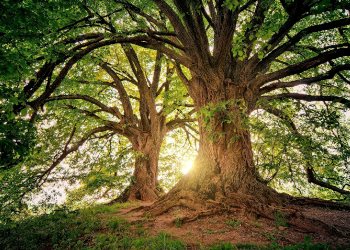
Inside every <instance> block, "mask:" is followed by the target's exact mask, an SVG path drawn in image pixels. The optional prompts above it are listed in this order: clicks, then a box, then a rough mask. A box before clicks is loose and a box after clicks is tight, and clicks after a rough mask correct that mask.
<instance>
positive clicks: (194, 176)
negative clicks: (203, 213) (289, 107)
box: [151, 78, 281, 214]
mask: <svg viewBox="0 0 350 250" xmlns="http://www.w3.org/2000/svg"><path fill="white" fill-rule="evenodd" d="M219 79H220V78H219ZM207 82H210V84H205V83H203V81H198V80H197V81H195V80H192V81H191V83H190V85H189V86H190V88H189V92H190V95H191V97H192V98H193V99H194V103H195V106H196V108H197V110H198V111H199V113H200V117H199V131H200V146H199V152H198V155H197V157H196V160H195V162H194V166H193V169H192V170H191V171H190V173H189V174H188V175H186V176H184V177H183V179H181V180H180V182H179V183H178V184H177V185H176V186H175V187H174V188H173V189H172V190H171V191H170V192H169V193H168V194H167V195H166V196H164V197H163V198H161V200H160V201H159V202H157V203H156V204H155V206H153V208H151V210H152V209H153V212H154V213H155V214H160V213H163V212H166V211H168V210H169V209H170V208H171V207H173V206H184V207H188V208H190V209H193V210H207V209H208V206H207V205H208V204H209V203H212V202H213V201H214V202H215V203H216V204H221V207H223V206H222V204H229V205H230V206H232V205H233V206H235V205H237V206H243V207H250V208H252V209H253V207H256V205H257V204H274V203H276V204H279V203H280V198H281V196H280V195H279V194H278V193H277V192H276V191H274V190H273V189H271V188H269V187H268V186H267V185H266V184H265V183H263V182H262V181H260V177H259V176H258V173H257V171H256V168H255V166H254V162H253V151H252V146H251V138H250V133H249V128H248V124H247V119H248V116H249V113H250V112H251V111H252V110H253V109H254V106H255V100H254V99H253V97H254V95H253V94H251V93H250V90H247V89H244V88H242V87H240V85H238V84H234V83H228V84H227V80H222V81H221V82H218V78H217V79H212V80H211V81H207Z"/></svg>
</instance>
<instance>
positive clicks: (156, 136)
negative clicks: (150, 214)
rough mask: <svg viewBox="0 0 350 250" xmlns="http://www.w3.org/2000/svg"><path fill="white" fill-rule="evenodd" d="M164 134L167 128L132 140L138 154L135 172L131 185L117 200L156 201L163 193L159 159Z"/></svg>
mask: <svg viewBox="0 0 350 250" xmlns="http://www.w3.org/2000/svg"><path fill="white" fill-rule="evenodd" d="M164 135H165V128H164V129H161V130H158V131H154V132H153V133H148V134H147V135H143V136H138V137H135V140H132V142H133V150H134V151H135V155H136V157H135V163H134V166H135V167H134V173H133V176H132V179H131V182H130V185H129V186H128V187H127V188H126V189H125V190H124V192H123V193H122V194H121V195H120V197H118V199H117V200H116V201H119V202H126V201H134V200H141V201H155V200H156V199H158V197H159V196H160V193H161V192H160V188H159V186H158V161H159V153H160V148H161V145H162V142H163V138H164Z"/></svg>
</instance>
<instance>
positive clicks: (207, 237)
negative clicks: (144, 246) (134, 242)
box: [118, 203, 350, 249]
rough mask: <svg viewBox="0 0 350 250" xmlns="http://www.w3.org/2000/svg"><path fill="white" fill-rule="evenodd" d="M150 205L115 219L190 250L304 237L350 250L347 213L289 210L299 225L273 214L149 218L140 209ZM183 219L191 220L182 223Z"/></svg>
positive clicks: (177, 212)
mask: <svg viewBox="0 0 350 250" xmlns="http://www.w3.org/2000/svg"><path fill="white" fill-rule="evenodd" d="M149 205H151V204H149V203H141V204H138V205H133V206H132V207H129V208H126V209H122V210H121V211H120V212H119V213H118V215H119V216H122V217H124V218H126V219H127V220H129V221H130V222H132V223H134V224H139V223H142V224H143V226H144V228H145V229H147V230H148V231H149V232H150V233H151V235H156V234H158V233H160V232H166V233H168V234H170V235H172V236H174V237H175V238H176V239H179V240H182V241H183V242H185V243H187V245H188V246H189V249H199V248H200V246H206V245H212V244H215V243H219V242H223V241H224V242H231V243H233V244H257V245H267V244H269V243H271V242H277V243H279V244H280V245H289V244H295V243H298V242H302V241H303V240H304V239H305V237H310V238H311V239H312V242H314V243H327V244H330V245H331V246H344V249H350V211H349V210H347V209H343V210H334V209H329V208H320V207H315V206H305V205H304V206H300V205H299V206H292V207H291V208H293V209H297V210H298V212H299V214H300V215H301V217H300V216H299V219H298V221H293V220H287V219H286V218H284V217H283V213H280V214H276V216H275V218H274V219H273V220H271V219H266V218H250V217H249V216H246V215H243V214H240V213H221V214H216V215H210V216H201V217H197V218H196V217H195V218H193V211H190V210H188V209H183V208H175V209H173V210H171V211H169V212H167V213H165V214H163V215H160V216H157V217H152V216H151V215H150V214H148V213H147V212H145V209H140V207H147V206H149ZM183 218H187V219H188V218H193V219H192V220H190V221H189V220H187V221H186V222H183ZM300 218H301V219H300ZM303 218H308V219H309V220H308V222H306V220H305V223H304V220H303ZM310 219H311V220H310ZM310 221H314V225H312V228H313V229H311V230H310V227H309V226H307V224H308V223H309V224H310ZM304 224H305V225H304ZM318 225H320V226H318ZM325 225H326V227H325ZM325 228H327V229H326V230H325ZM345 246H348V247H349V248H347V247H345Z"/></svg>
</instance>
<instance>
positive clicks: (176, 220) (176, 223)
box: [174, 217, 183, 227]
mask: <svg viewBox="0 0 350 250" xmlns="http://www.w3.org/2000/svg"><path fill="white" fill-rule="evenodd" d="M174 224H175V226H176V227H181V226H182V224H183V221H182V219H181V218H179V217H176V218H175V220H174Z"/></svg>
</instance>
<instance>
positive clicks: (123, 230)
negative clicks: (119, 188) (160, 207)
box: [0, 204, 330, 250]
mask: <svg viewBox="0 0 350 250" xmlns="http://www.w3.org/2000/svg"><path fill="white" fill-rule="evenodd" d="M125 206H126V205H125V204H116V205H113V206H103V205H101V206H96V207H92V208H89V209H83V210H79V211H64V210H62V211H56V212H54V213H51V214H49V215H42V216H38V217H32V218H29V219H26V220H22V221H19V222H16V223H12V224H8V225H0V249H26V250H27V249H152V250H153V249H154V250H157V249H162V250H163V249H164V250H165V249H168V250H177V249H212V250H221V249H222V250H224V249H225V250H231V249H276V250H277V249H285V250H292V249H293V250H294V249H295V250H297V249H330V248H329V247H328V246H327V245H323V244H312V243H311V242H310V240H305V241H304V242H303V243H300V244H298V245H293V246H284V247H282V246H279V245H278V244H277V243H271V244H270V245H268V246H264V247H261V246H260V247H259V246H256V245H246V244H245V245H243V244H241V245H240V244H238V245H232V244H231V243H228V242H222V243H220V244H216V245H211V246H201V245H199V244H198V246H186V244H185V243H184V242H182V241H181V240H180V239H174V238H173V237H171V235H169V234H167V233H166V232H162V233H159V234H158V235H156V236H150V235H149V233H148V232H147V230H146V229H144V227H143V223H142V221H141V222H137V223H129V222H128V221H126V220H125V219H123V218H121V217H118V216H117V215H116V212H117V211H118V209H121V208H123V207H125ZM145 220H147V218H145Z"/></svg>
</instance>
